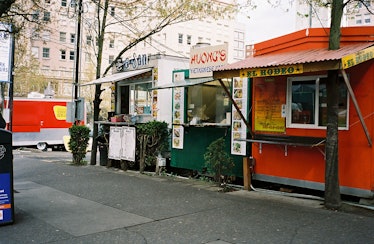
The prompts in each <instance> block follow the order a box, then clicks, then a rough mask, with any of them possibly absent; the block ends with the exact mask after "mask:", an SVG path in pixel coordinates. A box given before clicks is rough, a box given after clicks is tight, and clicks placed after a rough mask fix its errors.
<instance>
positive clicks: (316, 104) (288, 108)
mask: <svg viewBox="0 0 374 244" xmlns="http://www.w3.org/2000/svg"><path fill="white" fill-rule="evenodd" d="M322 78H327V75H314V76H298V77H288V78H287V95H286V128H297V129H326V128H327V126H325V125H319V121H318V120H319V115H320V111H319V110H320V106H319V105H320V101H319V100H320V99H319V98H320V80H321V79H322ZM313 80H314V82H315V94H314V107H315V109H314V115H313V118H314V123H312V124H301V123H292V83H293V82H303V81H305V82H306V81H313ZM346 92H347V101H346V103H347V114H346V125H345V126H339V127H338V129H339V130H348V129H349V110H350V108H349V92H348V89H347V91H346Z"/></svg>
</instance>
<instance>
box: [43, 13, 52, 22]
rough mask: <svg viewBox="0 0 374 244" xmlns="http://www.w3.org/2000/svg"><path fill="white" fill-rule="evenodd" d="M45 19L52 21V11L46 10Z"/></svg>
mask: <svg viewBox="0 0 374 244" xmlns="http://www.w3.org/2000/svg"><path fill="white" fill-rule="evenodd" d="M43 20H44V21H46V22H47V21H50V20H51V12H44V15H43Z"/></svg>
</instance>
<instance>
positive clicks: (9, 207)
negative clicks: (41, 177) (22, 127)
mask: <svg viewBox="0 0 374 244" xmlns="http://www.w3.org/2000/svg"><path fill="white" fill-rule="evenodd" d="M13 222H14V193H13V152H12V133H11V132H10V131H7V130H3V129H0V225H6V224H13Z"/></svg>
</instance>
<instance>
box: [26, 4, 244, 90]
mask: <svg viewBox="0 0 374 244" xmlns="http://www.w3.org/2000/svg"><path fill="white" fill-rule="evenodd" d="M77 8H78V6H77V3H76V1H69V0H58V1H51V0H45V9H46V11H44V12H38V13H35V16H34V17H35V18H39V19H42V20H43V21H45V22H46V26H45V28H44V29H43V30H42V31H38V30H36V29H33V28H30V29H29V36H30V42H29V44H28V45H29V49H30V53H31V55H32V57H34V58H35V59H36V60H38V61H39V63H40V71H41V72H42V74H43V75H44V76H45V77H47V79H48V81H49V82H50V83H51V85H52V88H53V89H54V91H55V94H56V96H60V97H61V96H65V97H69V96H70V97H71V96H72V94H73V82H74V80H75V78H74V73H75V72H74V70H75V59H76V54H77V52H76V46H77V44H76V43H77V38H78V36H77ZM82 9H83V11H82V22H81V23H82V25H81V37H80V40H81V41H80V47H81V48H80V52H79V56H80V73H79V75H80V77H79V79H78V80H79V82H81V83H84V82H87V81H90V80H93V79H95V74H96V56H95V55H96V51H97V50H96V49H97V45H96V41H97V40H95V38H96V36H97V35H96V31H97V30H96V24H95V23H96V13H97V6H96V5H95V4H93V3H92V2H91V1H90V2H88V1H85V0H82ZM47 10H48V11H47ZM125 11H126V10H122V9H120V8H117V7H116V6H115V5H113V6H109V12H108V18H107V22H108V23H110V24H111V25H110V26H108V27H107V29H106V32H107V33H108V34H106V36H105V40H104V51H103V60H102V68H101V71H102V72H104V70H105V69H106V68H107V67H108V65H109V64H110V63H111V62H113V61H114V59H115V58H116V57H117V55H118V53H119V52H120V51H121V50H123V48H125V47H126V46H127V45H128V44H129V43H130V41H131V34H132V33H134V32H136V31H139V32H140V30H138V29H141V26H139V24H138V26H136V25H135V24H134V25H131V24H127V25H125V24H123V22H124V19H125V17H126V12H125ZM47 21H50V22H47ZM144 24H147V23H144ZM130 25H131V26H130ZM245 34H246V33H245V27H244V25H243V24H240V23H238V22H236V21H235V20H226V19H220V20H217V21H216V20H212V19H209V18H207V19H203V20H194V21H188V22H183V23H178V24H175V25H171V26H167V27H166V28H165V29H163V30H162V31H161V32H159V33H156V34H154V35H152V36H150V37H149V38H147V39H145V40H144V41H142V42H140V43H138V44H137V45H136V46H134V47H133V48H131V49H130V50H128V51H127V52H125V53H124V54H123V55H122V58H123V59H126V58H131V57H133V55H134V54H135V55H137V54H147V55H152V54H165V55H171V56H177V57H189V52H190V49H191V47H193V46H194V45H196V44H197V43H209V44H210V45H219V44H223V43H228V46H229V62H235V61H238V60H241V59H243V58H244V57H245ZM132 36H133V35H132ZM92 97H93V96H92Z"/></svg>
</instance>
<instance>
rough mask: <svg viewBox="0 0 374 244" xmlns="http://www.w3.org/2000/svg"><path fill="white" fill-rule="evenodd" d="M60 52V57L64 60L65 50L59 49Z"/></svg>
mask: <svg viewBox="0 0 374 244" xmlns="http://www.w3.org/2000/svg"><path fill="white" fill-rule="evenodd" d="M60 53H61V59H62V60H66V50H60Z"/></svg>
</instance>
